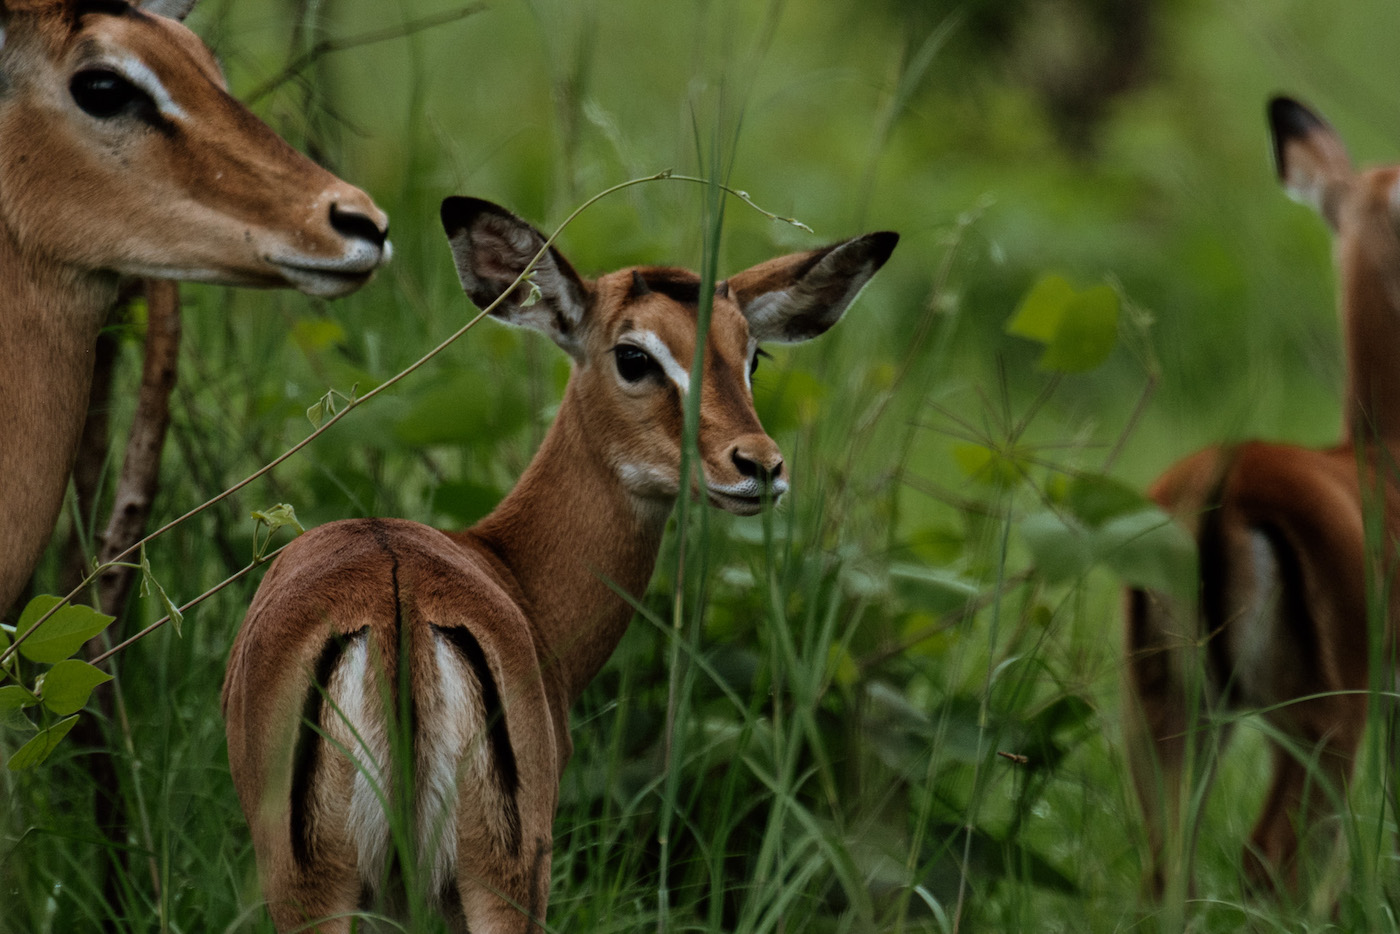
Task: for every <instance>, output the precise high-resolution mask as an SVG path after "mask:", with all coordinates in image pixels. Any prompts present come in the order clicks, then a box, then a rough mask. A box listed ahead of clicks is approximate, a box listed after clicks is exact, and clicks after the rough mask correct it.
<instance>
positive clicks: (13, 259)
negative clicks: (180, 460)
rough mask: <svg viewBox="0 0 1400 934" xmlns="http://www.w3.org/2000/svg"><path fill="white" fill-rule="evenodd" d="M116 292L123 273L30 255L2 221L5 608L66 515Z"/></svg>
mask: <svg viewBox="0 0 1400 934" xmlns="http://www.w3.org/2000/svg"><path fill="white" fill-rule="evenodd" d="M115 299H116V278H115V277H101V278H98V277H94V276H91V275H80V274H79V273H78V272H77V271H76V270H74V269H72V268H71V267H65V266H60V265H58V264H55V263H51V262H48V261H46V260H43V259H41V258H39V257H36V256H34V255H31V254H26V253H25V252H24V251H22V250H20V249H19V247H18V245H17V244H16V243H15V241H14V239H13V237H12V236H11V234H10V232H9V230H8V229H7V228H5V227H4V226H3V225H0V529H3V530H4V534H3V535H0V615H3V614H4V612H5V611H6V610H7V609H8V608H9V607H10V605H11V604H12V603H13V602H14V600H15V598H16V597H18V596H19V593H20V591H21V590H22V589H23V588H24V583H25V581H26V580H27V579H28V577H29V574H30V572H31V571H32V570H33V567H34V564H35V562H36V561H37V560H38V557H39V555H40V554H41V553H42V552H43V550H44V547H45V545H46V544H47V543H48V540H49V535H50V534H51V532H52V530H53V526H54V522H55V520H56V519H57V518H58V513H59V509H60V508H61V507H62V504H63V493H64V490H66V489H67V486H68V473H69V471H70V470H71V469H72V466H73V457H74V455H75V454H76V452H77V446H78V439H79V437H80V435H81V434H82V426H83V418H84V415H85V414H86V412H87V402H88V388H89V385H90V384H91V382H92V365H93V347H94V344H95V343H96V340H97V334H98V331H99V330H100V328H101V327H102V322H103V319H104V316H105V314H106V312H107V309H108V308H109V307H110V306H111V304H112V302H113V301H115Z"/></svg>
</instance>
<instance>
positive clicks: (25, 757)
mask: <svg viewBox="0 0 1400 934" xmlns="http://www.w3.org/2000/svg"><path fill="white" fill-rule="evenodd" d="M111 623H112V617H110V616H107V615H105V614H103V613H99V612H97V611H96V610H94V609H93V608H92V607H88V606H81V605H73V604H68V603H65V602H64V601H63V599H62V598H61V597H55V596H52V595H48V594H45V595H41V596H38V597H35V598H34V599H33V600H30V601H29V603H28V605H26V606H25V608H24V612H23V613H21V614H20V617H19V622H18V623H17V624H16V625H15V627H14V630H13V631H11V630H9V629H8V627H6V628H0V726H2V727H3V728H4V729H5V730H6V731H7V732H8V731H13V732H16V733H19V734H21V735H28V736H29V738H28V739H27V740H26V741H24V743H23V744H22V745H21V746H20V747H19V748H18V749H17V750H15V752H14V754H13V755H11V756H10V757H9V760H8V762H7V763H6V766H7V767H8V768H9V769H10V770H11V771H19V770H21V769H28V768H33V767H34V766H36V765H39V764H40V763H42V762H43V761H44V760H45V759H47V758H48V757H49V755H50V754H51V753H52V752H53V751H54V749H56V748H57V747H58V744H59V742H60V741H62V739H63V737H64V736H66V735H67V734H68V731H69V730H71V729H72V728H73V724H74V723H76V722H77V720H78V712H79V711H80V710H82V709H83V708H84V707H85V706H87V702H88V698H89V697H90V696H91V695H92V691H93V689H94V688H96V687H97V686H98V685H100V684H103V683H105V682H107V681H110V680H112V676H111V675H109V674H107V673H106V672H104V671H102V670H101V669H99V668H96V667H95V666H93V665H90V664H88V663H87V662H85V661H83V660H82V659H77V658H73V657H72V656H73V655H74V654H76V653H77V651H78V650H79V649H80V648H82V647H83V644H84V643H86V642H87V641H88V640H89V639H92V638H93V637H95V636H97V635H99V634H100V633H102V631H103V630H105V629H106V628H107V627H108V626H109V625H111Z"/></svg>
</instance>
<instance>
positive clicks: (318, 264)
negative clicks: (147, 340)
mask: <svg viewBox="0 0 1400 934" xmlns="http://www.w3.org/2000/svg"><path fill="white" fill-rule="evenodd" d="M191 6H193V3H192V2H191V0H151V2H148V3H146V4H144V5H133V4H128V3H126V2H124V0H0V438H3V439H4V443H3V444H0V613H4V611H5V610H6V608H7V607H9V605H10V603H11V602H12V601H13V600H14V598H15V596H16V595H17V594H18V593H19V590H20V588H21V587H22V586H23V583H24V581H25V580H26V579H27V578H28V576H29V573H30V571H31V570H32V569H33V567H34V565H35V563H36V562H37V560H38V557H39V555H40V553H41V552H42V550H43V547H44V545H45V543H46V542H47V541H48V538H49V534H50V532H51V530H52V528H53V524H54V521H55V520H56V518H57V515H58V510H59V505H60V503H61V501H62V497H63V490H64V487H65V485H66V483H67V478H68V472H69V469H70V468H71V465H72V462H73V457H74V453H75V451H76V447H77V442H78V438H79V434H80V431H81V426H82V421H83V415H84V412H85V410H86V405H87V395H88V386H89V384H90V382H91V379H92V347H93V343H94V341H95V339H96V337H97V333H98V329H99V328H100V327H101V325H102V322H103V320H104V318H105V316H106V313H107V310H108V308H109V307H110V305H111V303H112V301H113V300H114V299H115V296H116V290H117V283H118V280H119V278H120V277H121V276H123V275H126V276H152V277H160V278H168V279H188V280H198V281H203V282H223V283H230V284H234V285H249V286H272V287H292V288H296V289H300V290H301V291H303V292H306V293H308V294H311V295H318V296H323V297H333V296H337V295H344V294H345V293H347V292H350V291H353V290H354V289H356V288H358V287H359V286H361V285H363V284H364V283H365V282H366V281H367V280H368V279H369V277H370V275H371V274H372V273H373V272H374V270H375V269H376V268H378V267H379V266H380V265H382V264H383V263H384V261H385V260H386V259H387V258H388V256H389V245H388V242H387V241H386V239H385V236H386V233H387V230H388V226H387V220H386V218H385V216H384V213H383V212H382V211H380V210H379V209H378V208H377V207H375V205H374V203H373V202H372V201H371V200H370V199H369V196H367V195H366V194H365V193H364V192H362V191H360V190H359V189H358V188H354V187H352V186H350V185H347V184H345V183H344V182H342V181H340V180H339V179H337V178H336V177H335V176H333V175H331V174H330V173H329V172H326V171H325V170H324V169H321V168H319V167H318V166H316V165H315V164H314V163H312V162H311V161H310V160H309V159H307V158H306V157H304V156H302V155H300V154H298V153H297V152H296V151H295V150H293V149H292V148H291V147H290V146H288V145H287V144H286V142H284V141H283V140H282V139H281V138H280V137H278V136H277V135H276V134H275V133H273V132H272V130H270V129H269V128H268V127H267V126H266V125H265V124H263V123H262V122H261V121H260V120H258V119H257V118H256V117H254V116H253V115H252V114H251V113H249V112H248V111H247V110H246V109H245V108H244V107H243V106H242V105H240V104H239V103H238V102H237V101H235V100H234V99H233V98H232V97H230V96H229V95H228V93H227V91H226V90H225V89H224V81H223V77H222V75H221V74H220V72H219V67H218V65H217V64H216V63H215V61H214V59H213V56H211V55H210V53H209V50H208V49H206V48H205V47H204V45H203V44H202V43H201V42H200V41H199V40H198V39H197V38H195V36H194V34H193V33H191V32H190V31H189V30H188V29H186V28H185V27H184V26H183V25H181V24H180V23H179V22H177V21H176V20H175V19H172V18H170V16H169V15H166V14H171V15H175V16H183V15H184V14H185V13H186V12H188V10H189V8H190V7H191Z"/></svg>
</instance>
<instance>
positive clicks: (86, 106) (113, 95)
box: [68, 68, 155, 120]
mask: <svg viewBox="0 0 1400 934" xmlns="http://www.w3.org/2000/svg"><path fill="white" fill-rule="evenodd" d="M68 92H69V93H70V94H72V95H73V101H74V102H75V103H76V104H77V105H78V106H79V107H81V108H82V109H83V112H84V113H86V114H88V115H89V116H93V117H96V118H98V119H99V120H107V119H110V118H111V117H115V116H117V115H118V114H121V113H124V112H125V111H127V110H129V109H131V108H132V107H136V106H141V105H143V104H144V105H146V106H148V107H150V109H151V110H152V111H154V110H155V101H153V100H151V98H150V95H148V94H147V93H146V92H145V91H143V90H141V89H140V88H138V87H137V86H136V85H134V84H132V83H131V82H130V81H128V80H126V79H125V78H123V77H122V76H121V75H119V74H117V73H116V72H115V71H112V70H110V69H107V68H90V69H88V70H87V71H80V72H78V73H77V74H76V75H74V76H73V80H72V81H71V82H70V83H69V85H68Z"/></svg>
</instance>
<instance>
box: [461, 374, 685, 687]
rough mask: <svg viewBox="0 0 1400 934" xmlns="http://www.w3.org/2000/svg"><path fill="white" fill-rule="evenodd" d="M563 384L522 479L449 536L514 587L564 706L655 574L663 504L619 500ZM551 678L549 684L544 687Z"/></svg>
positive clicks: (576, 397) (604, 656)
mask: <svg viewBox="0 0 1400 934" xmlns="http://www.w3.org/2000/svg"><path fill="white" fill-rule="evenodd" d="M577 386H578V380H576V379H575V380H571V381H570V382H569V387H568V389H567V390H565V393H564V401H563V403H562V404H561V405H560V407H559V414H558V416H557V417H556V418H555V421H554V425H553V426H552V427H551V428H550V430H549V433H548V434H547V435H546V436H545V439H544V443H543V444H542V445H541V446H540V450H539V452H538V453H537V454H536V455H535V458H534V460H533V461H531V462H530V466H529V467H528V468H527V469H526V471H525V474H524V476H522V477H521V478H520V482H519V483H518V484H517V485H516V487H515V489H514V490H512V491H511V493H510V495H509V496H507V497H506V498H505V500H504V501H502V503H501V504H500V505H499V506H498V507H497V508H496V510H495V511H494V512H492V513H491V514H490V515H489V516H487V517H486V518H485V519H483V520H482V521H481V522H479V523H478V524H477V525H475V526H474V527H472V528H471V529H468V530H467V531H465V532H462V533H458V534H457V535H455V536H453V537H455V538H457V539H458V540H459V541H461V542H462V543H463V544H465V545H466V546H467V547H469V548H474V549H476V550H478V551H480V552H482V553H484V554H485V555H486V556H487V557H488V558H489V559H490V560H492V561H493V562H494V563H496V564H497V566H498V568H500V569H501V570H502V571H503V574H504V576H505V577H506V578H507V584H508V586H509V585H511V584H513V585H514V587H515V588H518V595H519V597H520V598H521V605H522V606H523V607H524V608H525V612H526V614H527V615H528V616H529V619H530V623H531V625H532V627H533V630H534V633H535V638H536V640H537V641H538V643H539V644H540V648H541V650H542V651H541V659H542V660H543V661H544V664H546V665H548V666H552V667H553V668H554V670H555V672H557V675H558V683H559V686H560V690H562V692H563V694H564V695H565V696H564V697H563V698H562V699H563V702H564V704H565V705H566V706H567V705H572V704H573V702H574V701H575V700H577V699H578V697H579V695H580V694H582V693H583V689H584V688H585V687H587V685H588V683H589V681H591V680H592V679H593V676H594V675H596V674H597V673H598V670H599V669H600V668H602V667H603V663H604V662H606V661H607V660H608V656H610V655H611V654H612V652H613V650H614V649H615V648H617V644H618V642H620V641H621V639H622V636H623V633H624V632H626V630H627V624H628V622H629V621H630V620H631V618H632V612H633V610H632V605H631V604H630V603H629V602H628V601H627V600H625V599H623V598H622V597H620V596H618V593H617V591H616V590H614V586H615V587H616V588H618V589H620V590H621V591H622V592H623V593H626V594H630V595H631V596H632V597H634V598H637V599H640V598H641V596H642V594H643V593H644V592H645V590H646V586H647V582H648V581H650V580H651V573H652V570H653V569H654V568H655V566H656V556H657V551H658V549H659V548H660V546H661V537H662V534H663V532H664V531H665V528H666V520H667V518H668V517H669V516H670V513H671V508H670V507H671V503H670V502H669V501H665V502H662V501H657V502H656V503H654V504H643V505H641V506H640V507H639V505H638V503H637V501H636V500H635V499H633V498H632V497H631V496H630V495H629V494H628V493H626V492H624V490H623V489H622V487H621V485H620V484H619V482H618V480H617V477H616V475H615V473H614V472H613V470H612V468H611V467H610V466H609V465H608V464H606V463H605V462H604V461H603V458H602V457H601V455H600V454H599V452H598V451H597V450H596V449H595V448H594V447H593V445H592V444H590V443H589V439H588V437H587V435H586V432H585V431H584V429H583V426H582V424H581V421H580V419H579V417H578V416H579V413H580V412H581V411H582V409H583V406H584V404H585V403H584V400H582V399H581V398H580V396H581V393H580V392H579V391H578V389H577ZM547 680H553V679H547Z"/></svg>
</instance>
